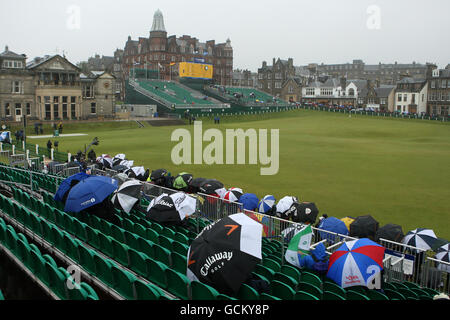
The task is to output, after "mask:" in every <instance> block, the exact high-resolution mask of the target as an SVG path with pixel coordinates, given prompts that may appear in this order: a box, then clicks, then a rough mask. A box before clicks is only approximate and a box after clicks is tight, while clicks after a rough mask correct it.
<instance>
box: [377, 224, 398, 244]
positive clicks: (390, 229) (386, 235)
mask: <svg viewBox="0 0 450 320" xmlns="http://www.w3.org/2000/svg"><path fill="white" fill-rule="evenodd" d="M404 236H405V235H404V234H403V229H402V227H401V226H400V225H398V224H393V223H388V224H386V225H384V226H382V227H381V228H380V229H378V230H377V232H376V234H375V241H379V240H380V239H386V240H390V241H394V242H401V241H402V240H403V238H404Z"/></svg>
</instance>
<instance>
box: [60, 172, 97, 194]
mask: <svg viewBox="0 0 450 320" xmlns="http://www.w3.org/2000/svg"><path fill="white" fill-rule="evenodd" d="M89 177H90V175H88V174H86V173H84V172H79V173H76V174H74V175H72V176H70V177H68V178H67V179H64V180H63V181H62V182H61V183H60V185H59V187H58V190H57V191H56V193H55V196H54V198H53V199H55V201H64V195H66V194H67V192H68V191H69V190H70V189H71V188H72V187H73V186H75V185H76V184H77V183H78V182H80V181H81V180H84V179H87V178H89Z"/></svg>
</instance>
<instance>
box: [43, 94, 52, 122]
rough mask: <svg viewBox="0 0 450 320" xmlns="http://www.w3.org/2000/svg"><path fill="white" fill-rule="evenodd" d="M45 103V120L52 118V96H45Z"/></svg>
mask: <svg viewBox="0 0 450 320" xmlns="http://www.w3.org/2000/svg"><path fill="white" fill-rule="evenodd" d="M44 103H45V120H50V119H51V118H52V109H51V104H50V97H48V96H47V97H44Z"/></svg>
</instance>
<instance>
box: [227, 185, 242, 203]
mask: <svg viewBox="0 0 450 320" xmlns="http://www.w3.org/2000/svg"><path fill="white" fill-rule="evenodd" d="M243 194H244V192H243V191H242V189H241V188H230V189H228V191H227V192H226V193H225V194H224V195H223V199H224V200H226V201H229V202H238V201H239V198H240V197H241V196H242V195H243Z"/></svg>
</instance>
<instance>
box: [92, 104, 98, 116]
mask: <svg viewBox="0 0 450 320" xmlns="http://www.w3.org/2000/svg"><path fill="white" fill-rule="evenodd" d="M95 113H97V104H96V103H95V102H92V103H91V114H95Z"/></svg>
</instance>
